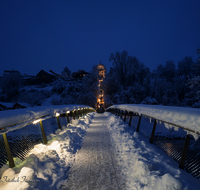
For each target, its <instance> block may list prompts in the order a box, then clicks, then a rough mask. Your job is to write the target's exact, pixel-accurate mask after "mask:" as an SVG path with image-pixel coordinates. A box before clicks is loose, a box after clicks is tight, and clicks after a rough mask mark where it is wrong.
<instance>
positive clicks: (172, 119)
mask: <svg viewBox="0 0 200 190" xmlns="http://www.w3.org/2000/svg"><path fill="white" fill-rule="evenodd" d="M109 108H119V109H123V110H127V111H133V112H136V113H138V114H139V115H141V114H142V115H146V116H149V117H152V118H155V119H158V120H162V121H166V122H169V123H172V124H176V125H179V126H182V127H185V129H191V130H193V131H195V132H198V133H199V134H200V109H197V108H185V107H174V106H158V105H142V104H121V105H113V106H111V107H109ZM109 108H108V109H109Z"/></svg>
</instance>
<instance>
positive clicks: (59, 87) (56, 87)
mask: <svg viewBox="0 0 200 190" xmlns="http://www.w3.org/2000/svg"><path fill="white" fill-rule="evenodd" d="M65 88H66V82H65V81H63V80H57V81H56V82H54V84H53V88H52V92H55V93H58V94H61V93H62V92H63V90H64V89H65Z"/></svg>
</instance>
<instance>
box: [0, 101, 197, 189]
mask: <svg viewBox="0 0 200 190" xmlns="http://www.w3.org/2000/svg"><path fill="white" fill-rule="evenodd" d="M94 111H95V110H94V109H93V108H91V107H88V106H81V105H77V106H76V105H71V106H69V105H66V106H51V107H39V108H32V109H23V110H13V111H5V112H1V113H0V133H1V134H2V135H1V138H0V146H1V152H0V164H1V165H0V166H1V168H0V176H1V180H0V189H71V190H72V189H80V190H84V189H89V190H90V189H91V190H93V189H102V190H104V189H109V190H110V189H113V190H115V189H116V190H117V189H146V190H147V189H149V190H150V189H152V190H153V189H154V190H156V189H157V190H160V189H162V190H168V189H170V190H182V189H183V190H189V189H190V190H193V189H194V190H195V189H199V186H200V181H199V179H195V178H194V177H192V175H191V174H189V173H187V172H186V171H185V170H183V169H180V168H184V167H185V166H187V167H188V165H189V166H191V167H190V168H192V170H193V174H195V175H196V176H197V177H198V176H199V172H200V169H199V166H197V165H196V163H197V161H194V159H191V158H190V163H187V159H188V157H187V152H188V149H190V148H191V147H193V148H194V146H196V142H197V141H198V137H199V135H200V133H199V132H200V130H199V129H200V127H199V126H200V117H199V114H200V111H199V110H198V109H189V108H175V107H163V106H144V105H115V106H112V107H109V108H108V109H107V111H108V112H105V113H103V114H98V113H95V112H94ZM109 112H111V113H109ZM114 114H115V115H114ZM149 119H150V120H151V119H152V120H153V121H154V122H153V124H151V123H150V122H149ZM172 128H176V129H177V131H176V130H171V129H172ZM170 135H171V136H170ZM184 136H185V137H186V140H185V143H184V141H183V137H184ZM162 137H165V140H168V141H167V142H165V143H163V144H164V146H168V145H170V146H171V144H173V143H172V142H171V141H170V142H169V139H170V138H171V139H174V138H176V139H177V138H179V139H181V140H182V147H181V151H180V152H181V155H179V157H180V159H179V160H178V162H176V161H174V160H173V159H171V158H170V157H169V156H170V155H175V154H178V153H174V152H176V151H174V150H172V149H170V148H166V149H165V152H166V153H167V154H166V153H165V152H164V151H162V150H160V149H159V148H158V147H157V146H155V145H156V143H157V142H158V140H159V139H162ZM166 137H168V138H167V139H166ZM193 137H194V139H196V141H195V140H193V139H192V138H193ZM149 142H150V143H149ZM159 142H161V141H159ZM191 142H193V143H192V145H191ZM153 143H154V144H153ZM179 143H180V142H179ZM183 145H184V146H183ZM199 148H200V147H199ZM168 155H169V156H168ZM195 156H196V155H194V154H193V157H195ZM197 156H199V155H197ZM174 157H175V156H174ZM9 166H10V167H9Z"/></svg>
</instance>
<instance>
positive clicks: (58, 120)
mask: <svg viewBox="0 0 200 190" xmlns="http://www.w3.org/2000/svg"><path fill="white" fill-rule="evenodd" d="M56 118H57V123H58V127H59V129H61V130H62V127H61V125H60V119H59V116H57V117H56Z"/></svg>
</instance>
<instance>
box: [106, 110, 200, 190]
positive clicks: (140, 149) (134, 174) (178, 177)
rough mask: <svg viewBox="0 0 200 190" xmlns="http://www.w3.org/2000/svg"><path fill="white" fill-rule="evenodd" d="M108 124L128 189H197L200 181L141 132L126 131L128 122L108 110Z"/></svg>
mask: <svg viewBox="0 0 200 190" xmlns="http://www.w3.org/2000/svg"><path fill="white" fill-rule="evenodd" d="M104 114H106V115H108V116H109V124H108V128H109V129H110V133H111V136H112V141H113V144H114V147H115V152H116V155H117V160H118V164H119V167H120V168H122V171H121V176H122V177H123V179H124V181H125V183H126V189H127V190H129V189H130V190H198V189H199V187H200V181H199V180H197V179H195V178H193V177H192V176H191V175H190V174H188V173H187V172H185V171H184V170H181V169H179V168H178V163H177V162H175V161H174V160H172V159H171V158H169V157H168V156H167V154H166V153H164V152H163V151H161V150H160V149H159V148H157V147H156V146H155V145H153V144H150V143H149V140H148V139H147V138H146V137H144V136H143V135H142V134H140V133H137V132H134V134H133V135H130V133H128V132H127V131H126V129H127V128H128V124H127V123H125V122H123V121H122V120H121V119H119V118H118V117H116V116H114V115H111V114H110V113H104Z"/></svg>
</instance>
